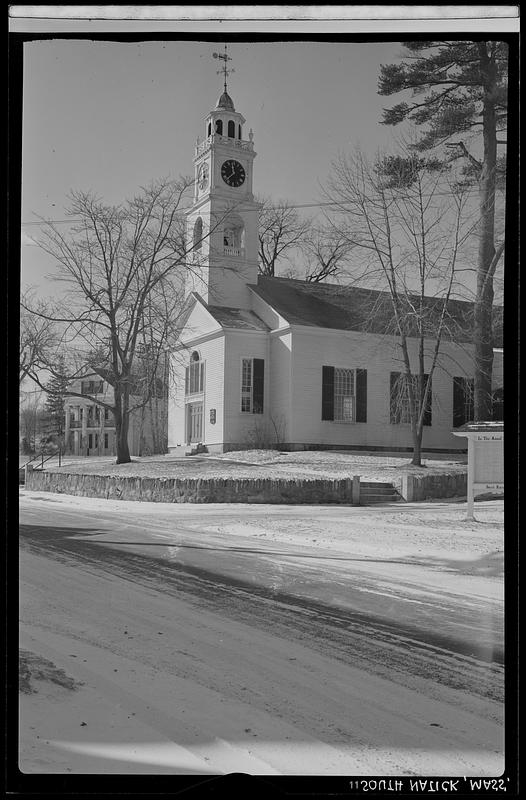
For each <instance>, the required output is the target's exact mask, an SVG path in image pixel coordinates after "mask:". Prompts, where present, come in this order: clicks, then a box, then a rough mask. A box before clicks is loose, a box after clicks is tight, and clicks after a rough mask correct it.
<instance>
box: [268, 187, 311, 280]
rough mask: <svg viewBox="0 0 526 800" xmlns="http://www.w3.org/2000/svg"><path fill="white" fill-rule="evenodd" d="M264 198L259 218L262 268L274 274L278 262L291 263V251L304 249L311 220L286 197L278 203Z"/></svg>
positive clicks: (269, 274) (270, 274)
mask: <svg viewBox="0 0 526 800" xmlns="http://www.w3.org/2000/svg"><path fill="white" fill-rule="evenodd" d="M260 202H262V208H261V215H260V220H259V234H258V236H259V272H260V274H261V275H267V276H270V277H272V276H273V275H274V274H275V271H276V266H277V264H278V263H290V257H291V256H292V254H293V253H294V252H295V251H297V250H301V248H302V245H303V243H304V241H305V239H306V237H307V234H308V232H309V228H310V220H308V219H302V218H301V217H300V215H299V214H298V212H297V210H296V209H295V208H293V207H292V206H291V205H290V204H289V203H287V202H286V201H283V202H279V203H277V204H274V203H272V201H271V200H269V199H264V200H260Z"/></svg>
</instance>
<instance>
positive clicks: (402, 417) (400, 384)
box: [390, 372, 431, 425]
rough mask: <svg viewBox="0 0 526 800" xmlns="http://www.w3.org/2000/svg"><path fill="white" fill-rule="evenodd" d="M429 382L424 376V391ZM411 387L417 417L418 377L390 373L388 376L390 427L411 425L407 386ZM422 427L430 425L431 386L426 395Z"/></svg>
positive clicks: (418, 406)
mask: <svg viewBox="0 0 526 800" xmlns="http://www.w3.org/2000/svg"><path fill="white" fill-rule="evenodd" d="M428 381H429V375H424V387H423V389H424V391H425V388H426V386H427V383H428ZM410 385H412V388H413V397H414V401H415V410H416V414H417V417H418V416H419V415H420V396H419V391H418V387H419V379H418V375H411V377H409V376H408V375H406V374H405V373H403V372H391V375H390V422H391V425H404V424H410V423H411V407H410V402H409V386H410ZM423 424H424V425H431V386H429V392H428V395H427V402H426V408H425V411H424V419H423Z"/></svg>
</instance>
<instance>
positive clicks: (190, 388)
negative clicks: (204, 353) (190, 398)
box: [184, 350, 205, 395]
mask: <svg viewBox="0 0 526 800" xmlns="http://www.w3.org/2000/svg"><path fill="white" fill-rule="evenodd" d="M204 387H205V363H204V361H201V356H200V355H199V353H198V352H197V350H194V352H193V353H192V355H191V357H190V364H189V366H188V367H187V368H186V372H185V382H184V393H185V394H186V395H188V394H199V393H200V392H203V391H204Z"/></svg>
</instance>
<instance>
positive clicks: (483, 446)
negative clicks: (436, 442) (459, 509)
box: [453, 422, 504, 519]
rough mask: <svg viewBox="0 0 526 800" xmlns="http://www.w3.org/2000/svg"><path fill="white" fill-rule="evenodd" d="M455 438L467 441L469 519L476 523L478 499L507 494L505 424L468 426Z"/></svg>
mask: <svg viewBox="0 0 526 800" xmlns="http://www.w3.org/2000/svg"><path fill="white" fill-rule="evenodd" d="M453 435H454V436H465V437H466V438H467V440H468V487H467V495H468V497H467V499H468V519H473V502H474V500H475V497H476V496H477V495H480V494H486V493H489V492H504V423H502V422H468V423H467V424H466V425H463V426H462V427H461V428H459V429H458V430H456V431H453Z"/></svg>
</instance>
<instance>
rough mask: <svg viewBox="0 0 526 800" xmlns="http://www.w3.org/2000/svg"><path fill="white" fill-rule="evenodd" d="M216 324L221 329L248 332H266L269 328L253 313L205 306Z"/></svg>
mask: <svg viewBox="0 0 526 800" xmlns="http://www.w3.org/2000/svg"><path fill="white" fill-rule="evenodd" d="M206 308H207V309H208V311H209V312H210V314H212V316H213V317H214V319H215V320H216V322H219V324H220V325H221V327H222V328H237V329H240V330H250V331H268V330H270V328H269V327H268V325H265V323H264V322H263V320H262V319H260V318H259V317H258V316H257V314H254V312H253V311H247V310H245V309H243V308H225V307H224V306H206Z"/></svg>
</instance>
